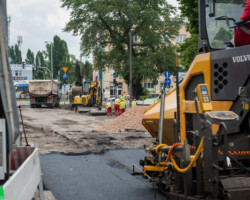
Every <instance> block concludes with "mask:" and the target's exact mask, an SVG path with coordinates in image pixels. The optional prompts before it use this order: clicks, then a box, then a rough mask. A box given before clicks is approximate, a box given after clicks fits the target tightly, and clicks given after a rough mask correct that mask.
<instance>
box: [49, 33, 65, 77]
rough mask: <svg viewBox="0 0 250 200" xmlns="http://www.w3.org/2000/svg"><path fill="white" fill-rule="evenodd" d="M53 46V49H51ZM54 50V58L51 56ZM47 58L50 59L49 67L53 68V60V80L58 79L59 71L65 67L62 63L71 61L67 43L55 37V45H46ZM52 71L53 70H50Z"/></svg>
mask: <svg viewBox="0 0 250 200" xmlns="http://www.w3.org/2000/svg"><path fill="white" fill-rule="evenodd" d="M51 45H52V48H51ZM51 49H52V56H51ZM44 55H45V58H46V59H48V66H49V67H51V59H52V60H53V78H56V77H57V74H58V71H59V70H61V68H62V67H63V65H62V63H63V62H67V61H69V52H68V46H67V43H66V42H65V41H64V40H62V39H61V38H60V37H59V36H57V35H55V36H54V38H53V43H47V44H46V51H45V52H44ZM50 70H51V69H50Z"/></svg>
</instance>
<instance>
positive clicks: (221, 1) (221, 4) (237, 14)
mask: <svg viewBox="0 0 250 200" xmlns="http://www.w3.org/2000/svg"><path fill="white" fill-rule="evenodd" d="M199 3H200V4H201V5H200V8H201V10H200V13H199V14H200V26H199V28H200V41H199V52H211V51H216V50H221V49H226V48H232V47H234V34H235V31H236V28H237V26H238V25H237V22H239V21H240V18H241V15H242V12H243V9H244V3H245V1H244V0H201V1H199Z"/></svg>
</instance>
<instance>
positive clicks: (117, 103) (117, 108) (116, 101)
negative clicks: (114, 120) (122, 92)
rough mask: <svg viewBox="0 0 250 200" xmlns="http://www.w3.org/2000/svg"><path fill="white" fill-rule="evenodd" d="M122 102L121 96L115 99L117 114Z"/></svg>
mask: <svg viewBox="0 0 250 200" xmlns="http://www.w3.org/2000/svg"><path fill="white" fill-rule="evenodd" d="M120 102H121V99H120V97H118V98H116V99H115V115H116V116H118V115H119V113H120V109H119V104H120Z"/></svg>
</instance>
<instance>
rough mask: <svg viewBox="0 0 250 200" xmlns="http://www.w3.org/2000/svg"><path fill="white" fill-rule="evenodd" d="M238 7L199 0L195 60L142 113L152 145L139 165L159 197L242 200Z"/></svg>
mask: <svg viewBox="0 0 250 200" xmlns="http://www.w3.org/2000/svg"><path fill="white" fill-rule="evenodd" d="M243 8H244V1H242V0H199V20H200V23H199V24H200V27H199V29H200V39H199V44H198V51H199V54H198V55H197V56H196V57H195V59H194V61H193V63H192V64H191V66H190V68H189V70H188V73H187V75H186V77H185V78H184V80H183V81H182V83H181V84H180V85H178V80H177V81H176V83H177V87H176V90H173V91H171V92H170V93H169V94H167V95H162V97H163V98H161V101H159V102H157V103H156V104H154V105H152V106H151V107H150V108H149V109H148V110H147V111H146V112H145V114H144V117H143V121H142V123H143V125H144V126H145V128H146V129H147V130H148V131H149V133H150V134H151V135H152V136H153V137H154V138H155V143H154V144H152V146H149V147H146V148H145V151H146V153H147V154H146V156H145V158H144V159H143V160H141V161H140V165H141V166H142V167H143V170H142V172H143V175H144V177H145V178H148V179H149V180H150V181H151V182H154V183H155V184H156V185H157V186H158V188H159V189H160V190H161V191H162V192H164V194H166V196H167V199H178V200H184V199H232V200H236V199H245V200H247V199H250V112H249V103H250V59H249V57H250V45H246V46H241V47H234V41H233V38H234V33H235V30H236V29H237V28H242V27H245V25H246V24H249V23H250V21H244V22H240V23H239V21H240V17H241V14H242V11H243ZM222 32H223V33H224V34H221V33H222ZM225 34H227V35H231V36H230V37H225ZM177 69H178V68H177ZM177 71H178V70H177ZM177 74H178V73H177ZM177 77H178V75H177ZM163 91H164V90H162V93H163ZM164 96H165V97H164Z"/></svg>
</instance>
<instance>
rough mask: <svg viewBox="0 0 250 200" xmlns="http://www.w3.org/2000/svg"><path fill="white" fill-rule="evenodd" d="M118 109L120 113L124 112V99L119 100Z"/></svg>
mask: <svg viewBox="0 0 250 200" xmlns="http://www.w3.org/2000/svg"><path fill="white" fill-rule="evenodd" d="M119 109H120V115H121V114H122V113H124V112H125V109H126V102H125V101H121V102H120V104H119Z"/></svg>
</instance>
